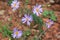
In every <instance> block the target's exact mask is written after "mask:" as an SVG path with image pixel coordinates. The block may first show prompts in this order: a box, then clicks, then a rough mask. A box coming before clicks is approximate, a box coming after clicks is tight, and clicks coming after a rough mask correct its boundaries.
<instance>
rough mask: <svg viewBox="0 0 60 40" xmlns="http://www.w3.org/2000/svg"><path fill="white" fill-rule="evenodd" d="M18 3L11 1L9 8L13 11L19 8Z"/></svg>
mask: <svg viewBox="0 0 60 40" xmlns="http://www.w3.org/2000/svg"><path fill="white" fill-rule="evenodd" d="M19 3H20V2H18V1H17V0H14V1H12V3H11V8H12V10H13V11H14V10H16V9H18V8H19Z"/></svg>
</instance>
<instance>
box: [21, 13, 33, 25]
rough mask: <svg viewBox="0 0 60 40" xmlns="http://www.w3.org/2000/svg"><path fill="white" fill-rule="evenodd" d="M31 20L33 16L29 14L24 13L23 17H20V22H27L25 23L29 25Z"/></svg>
mask: <svg viewBox="0 0 60 40" xmlns="http://www.w3.org/2000/svg"><path fill="white" fill-rule="evenodd" d="M32 21H33V18H32V16H31V15H27V14H25V15H24V17H23V18H22V23H27V25H30V22H32Z"/></svg>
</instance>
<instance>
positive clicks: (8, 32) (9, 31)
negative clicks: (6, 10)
mask: <svg viewBox="0 0 60 40" xmlns="http://www.w3.org/2000/svg"><path fill="white" fill-rule="evenodd" d="M2 34H3V36H4V37H6V36H7V37H11V34H12V31H11V30H9V29H8V27H7V25H4V26H3V28H2Z"/></svg>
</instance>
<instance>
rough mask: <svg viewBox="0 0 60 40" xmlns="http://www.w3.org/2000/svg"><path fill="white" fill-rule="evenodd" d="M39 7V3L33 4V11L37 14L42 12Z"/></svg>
mask: <svg viewBox="0 0 60 40" xmlns="http://www.w3.org/2000/svg"><path fill="white" fill-rule="evenodd" d="M41 7H42V6H41V5H36V6H34V8H33V13H34V14H36V15H37V16H39V15H40V14H41V13H42V12H43V10H42V8H41Z"/></svg>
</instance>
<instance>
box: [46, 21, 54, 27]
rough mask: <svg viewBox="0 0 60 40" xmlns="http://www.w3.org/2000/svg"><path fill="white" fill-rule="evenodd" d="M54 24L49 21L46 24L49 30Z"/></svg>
mask: <svg viewBox="0 0 60 40" xmlns="http://www.w3.org/2000/svg"><path fill="white" fill-rule="evenodd" d="M53 23H54V22H53V21H52V20H48V21H47V22H46V26H47V27H48V28H50V27H51V26H52V24H53Z"/></svg>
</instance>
